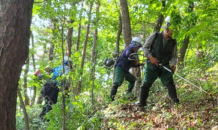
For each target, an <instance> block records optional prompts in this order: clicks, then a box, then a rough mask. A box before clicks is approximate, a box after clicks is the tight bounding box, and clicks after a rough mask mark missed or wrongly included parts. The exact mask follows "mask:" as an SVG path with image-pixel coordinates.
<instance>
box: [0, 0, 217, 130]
mask: <svg viewBox="0 0 218 130" xmlns="http://www.w3.org/2000/svg"><path fill="white" fill-rule="evenodd" d="M167 16H170V18H171V25H170V26H171V27H172V28H174V31H173V36H172V38H173V39H176V41H177V50H178V52H177V53H178V58H177V65H176V68H177V69H176V71H175V72H174V74H173V79H174V82H175V86H176V91H177V95H178V98H179V100H180V103H179V104H175V103H174V102H172V100H171V99H170V97H169V95H168V91H167V88H166V87H165V86H164V85H163V84H162V82H161V80H160V79H159V78H158V79H157V80H156V81H155V82H154V83H153V84H152V87H151V88H150V91H149V97H148V99H147V105H146V107H145V111H140V110H139V109H138V105H137V103H138V101H139V97H140V86H141V85H142V82H143V78H144V73H145V67H146V66H147V64H146V59H147V58H146V57H145V56H144V52H143V49H139V51H138V57H139V60H140V62H141V63H144V64H145V65H144V66H140V67H137V68H131V69H130V73H132V74H133V75H134V76H135V77H136V82H135V86H134V89H133V91H132V95H128V94H126V90H127V88H128V82H127V81H125V80H124V82H123V84H122V85H121V86H120V87H119V88H118V91H117V94H116V97H115V101H112V100H111V98H110V93H111V88H112V86H113V81H114V74H115V69H114V66H110V67H108V66H105V64H104V62H105V59H107V58H110V59H114V60H116V58H117V56H119V55H120V54H121V52H122V51H123V50H124V49H125V48H126V47H128V46H130V44H131V41H132V39H133V37H139V38H141V39H142V41H143V43H145V41H146V38H147V37H149V36H150V35H151V34H152V33H153V32H162V31H163V30H164V29H163V28H161V26H163V25H165V18H166V17H167ZM217 16H218V1H217V0H19V1H18V0H1V2H0V88H1V91H0V117H1V118H0V130H15V129H16V130H150V129H152V130H154V129H155V130H156V129H157V130H158V129H160V130H174V129H179V130H180V129H184V130H186V129H187V130H197V129H201V130H209V129H211V130H218V84H217V82H216V81H217V80H218V77H217V74H218V64H217V63H218V56H217V55H218V46H217V45H218V31H217V29H216V28H217V27H218V17H217ZM114 54H116V56H114ZM66 60H67V61H68V62H67V64H68V65H69V63H70V65H69V66H67V67H68V68H69V70H66V69H63V68H64V66H65V61H66ZM69 61H70V62H69ZM57 67H60V68H62V70H61V71H62V72H61V73H62V75H59V76H58V77H57V78H56V77H55V78H56V81H57V83H60V84H59V85H58V86H59V88H58V90H59V89H60V90H59V92H57V93H56V94H57V95H58V98H57V103H54V104H53V105H51V107H52V110H50V111H48V112H47V113H46V114H45V115H44V118H43V119H42V118H41V117H40V115H41V114H42V111H43V110H44V109H46V110H47V108H45V106H46V102H47V100H46V99H44V98H45V97H43V93H44V89H43V88H44V87H45V85H46V83H48V82H51V80H52V79H53V78H54V74H52V71H53V70H55V68H57ZM39 70H40V71H39ZM57 71H59V70H57ZM38 74H40V75H38Z"/></svg>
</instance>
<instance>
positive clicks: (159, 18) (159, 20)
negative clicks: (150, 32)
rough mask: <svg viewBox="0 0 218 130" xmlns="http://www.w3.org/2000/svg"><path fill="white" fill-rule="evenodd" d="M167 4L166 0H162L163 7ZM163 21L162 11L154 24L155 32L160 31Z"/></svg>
mask: <svg viewBox="0 0 218 130" xmlns="http://www.w3.org/2000/svg"><path fill="white" fill-rule="evenodd" d="M165 4H166V1H162V8H164V7H165ZM163 21H164V16H163V14H162V13H160V14H159V15H158V18H157V21H156V24H155V26H154V32H159V31H160V28H161V25H162V23H163Z"/></svg>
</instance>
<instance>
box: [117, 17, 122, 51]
mask: <svg viewBox="0 0 218 130" xmlns="http://www.w3.org/2000/svg"><path fill="white" fill-rule="evenodd" d="M121 33H122V19H121V16H119V29H118V31H117V39H116V53H117V54H118V55H119V53H120V52H119V51H120V50H119V45H120V43H119V42H120V35H121Z"/></svg>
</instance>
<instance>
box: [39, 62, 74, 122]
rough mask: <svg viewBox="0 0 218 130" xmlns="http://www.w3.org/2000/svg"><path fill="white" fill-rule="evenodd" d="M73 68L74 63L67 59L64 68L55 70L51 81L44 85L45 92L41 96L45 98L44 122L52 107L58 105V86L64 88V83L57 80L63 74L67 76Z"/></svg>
mask: <svg viewBox="0 0 218 130" xmlns="http://www.w3.org/2000/svg"><path fill="white" fill-rule="evenodd" d="M65 59H66V58H65ZM63 67H64V73H63ZM71 68H72V62H71V61H70V60H69V58H67V59H66V60H64V66H63V65H60V66H58V67H56V68H54V69H53V72H52V79H51V81H50V82H47V83H45V84H44V86H43V90H42V91H41V94H42V95H43V97H44V98H45V107H43V110H42V112H41V114H40V117H41V119H42V120H44V115H45V114H46V113H48V112H49V111H50V110H52V105H53V104H56V103H57V99H58V92H59V91H60V89H59V88H58V86H62V83H61V82H58V81H57V80H56V78H57V77H60V76H61V75H63V74H67V73H68V72H69V71H70V69H71ZM50 70H51V69H50Z"/></svg>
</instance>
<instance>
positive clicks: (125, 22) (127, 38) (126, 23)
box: [120, 0, 132, 47]
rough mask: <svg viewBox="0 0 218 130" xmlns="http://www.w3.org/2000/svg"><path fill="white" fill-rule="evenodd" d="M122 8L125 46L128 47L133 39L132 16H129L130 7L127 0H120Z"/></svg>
mask: <svg viewBox="0 0 218 130" xmlns="http://www.w3.org/2000/svg"><path fill="white" fill-rule="evenodd" d="M120 9H121V19H122V30H123V38H124V41H125V46H126V47H127V46H128V45H129V44H130V43H131V41H132V36H131V25H130V17H129V9H128V5H127V0H120Z"/></svg>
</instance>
